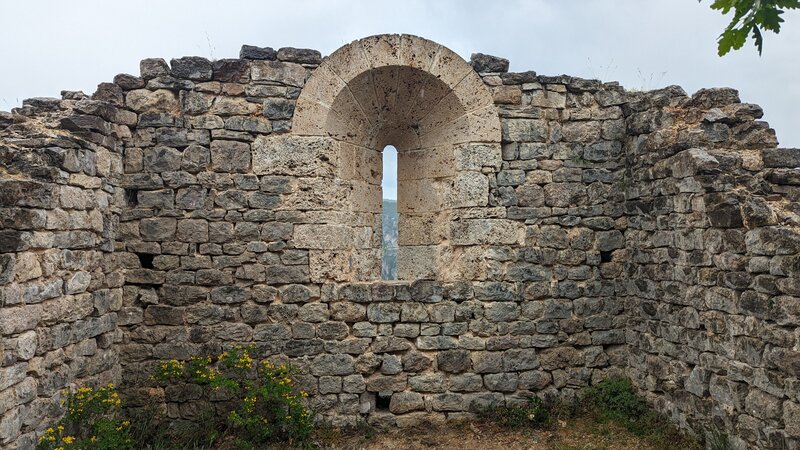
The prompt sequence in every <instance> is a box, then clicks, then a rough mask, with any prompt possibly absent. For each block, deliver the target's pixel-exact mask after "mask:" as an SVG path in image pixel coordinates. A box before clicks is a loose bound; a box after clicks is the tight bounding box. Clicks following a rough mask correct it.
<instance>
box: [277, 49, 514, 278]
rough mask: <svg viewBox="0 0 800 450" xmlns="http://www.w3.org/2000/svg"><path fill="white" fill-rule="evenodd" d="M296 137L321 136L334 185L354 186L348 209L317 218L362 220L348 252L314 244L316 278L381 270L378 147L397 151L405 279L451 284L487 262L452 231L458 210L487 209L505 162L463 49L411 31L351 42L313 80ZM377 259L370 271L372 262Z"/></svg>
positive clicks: (490, 111) (302, 100)
mask: <svg viewBox="0 0 800 450" xmlns="http://www.w3.org/2000/svg"><path fill="white" fill-rule="evenodd" d="M292 134H293V135H294V136H307V137H316V138H319V139H323V140H325V141H326V142H328V145H330V146H331V148H333V149H334V152H335V153H336V154H337V157H336V161H335V165H336V171H335V177H334V178H336V180H331V183H338V184H337V186H340V187H341V188H342V189H344V190H346V201H344V205H345V209H346V210H347V212H348V213H350V214H344V213H343V214H338V215H330V216H329V217H328V218H327V219H326V223H324V224H320V225H321V226H323V225H324V226H331V225H335V226H338V227H354V228H353V231H352V233H351V235H352V236H354V239H353V242H352V245H351V247H350V248H337V249H311V250H310V264H311V272H312V278H314V274H315V273H318V274H323V273H324V274H325V278H328V279H330V278H333V279H335V280H336V281H364V280H375V279H379V278H380V261H381V257H380V248H381V226H380V220H381V176H382V174H381V152H382V150H383V148H384V147H385V146H387V145H393V146H394V147H395V148H397V152H398V214H399V223H398V227H399V252H398V263H397V264H398V278H399V279H401V280H410V279H438V280H443V281H447V280H450V279H455V278H456V277H455V275H456V274H461V275H462V276H463V273H464V270H465V269H467V268H465V267H463V264H465V263H466V262H468V263H470V264H472V265H473V266H475V267H473V268H471V269H467V270H470V271H472V272H474V271H475V270H478V271H480V270H481V268H480V267H478V266H480V259H481V258H480V255H479V252H478V251H477V249H470V248H469V247H471V246H472V244H473V243H472V241H469V240H466V241H464V240H461V241H459V239H454V236H453V234H454V229H455V228H457V227H458V225H457V224H458V222H459V221H460V220H461V218H462V217H461V214H460V211H459V210H460V208H474V207H476V206H487V205H488V202H489V186H490V181H491V177H492V174H493V173H494V172H496V171H497V170H498V169H499V168H500V163H501V157H500V137H501V132H500V120H499V117H498V113H497V110H496V108H495V106H494V102H493V100H492V96H491V94H490V92H489V91H488V89H487V88H486V86H485V85H484V83H483V81H482V80H481V78H480V77H479V76H478V74H477V73H476V72H475V71H474V70H473V69H472V67H471V66H470V65H469V64H467V62H466V61H464V60H463V59H462V58H461V57H459V56H458V55H457V54H455V53H454V52H452V51H451V50H449V49H447V48H446V47H443V46H441V45H439V44H437V43H435V42H432V41H429V40H426V39H422V38H420V37H417V36H410V35H378V36H372V37H368V38H364V39H360V40H357V41H354V42H352V43H350V44H348V45H345V46H344V47H342V48H340V49H339V50H337V51H336V52H334V53H333V54H331V55H330V56H329V57H327V58H326V59H325V60H324V61H323V62H322V64H321V65H320V66H319V67H318V68H317V69H316V70H315V71H314V72H313V74H312V76H311V77H310V78H309V80H308V81H307V83H306V85H305V87H304V88H303V91H302V92H301V94H300V97H299V98H298V101H297V106H296V109H295V114H294V118H293V126H292ZM342 218H347V220H349V221H350V222H349V223H345V222H346V220H340V219H342ZM334 222H336V223H334ZM365 228H369V230H368V232H367V234H369V236H368V237H363V235H364V233H365V231H364V229H365ZM345 234H347V233H345ZM358 236H362V239H358V238H356V237H358ZM474 244H476V245H477V244H478V242H475V243H474ZM340 247H346V246H345V245H340ZM370 259H371V260H372V261H375V262H376V264H375V266H374V267H372V266H371V265H370V264H369V263H368V262H365V260H367V261H368V260H370ZM315 265H316V267H315ZM455 266H458V268H457V269H456V268H455ZM319 281H322V280H321V279H320V280H319Z"/></svg>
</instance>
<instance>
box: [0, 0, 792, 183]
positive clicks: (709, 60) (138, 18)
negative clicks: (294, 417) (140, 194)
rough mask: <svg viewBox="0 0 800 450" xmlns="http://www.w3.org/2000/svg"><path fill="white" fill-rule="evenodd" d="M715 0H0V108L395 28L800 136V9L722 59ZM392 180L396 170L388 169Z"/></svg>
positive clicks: (521, 67)
mask: <svg viewBox="0 0 800 450" xmlns="http://www.w3.org/2000/svg"><path fill="white" fill-rule="evenodd" d="M710 3H711V0H702V1H700V2H698V1H697V0H646V1H645V0H569V1H566V0H505V1H494V2H487V1H485V0H480V1H475V0H403V1H401V2H398V1H388V0H349V1H346V0H306V1H303V0H292V1H266V0H254V1H244V0H241V1H236V0H208V1H202V0H194V1H188V0H171V1H163V0H162V1H155V0H139V1H137V2H135V3H131V2H113V1H109V0H102V1H101V0H92V1H89V0H72V1H63V0H25V1H13V0H0V42H3V45H2V46H0V61H3V70H0V110H10V109H11V108H13V107H16V106H19V105H20V104H21V102H22V99H25V98H29V97H57V96H59V93H60V92H61V90H64V89H66V90H83V91H84V92H86V93H92V92H94V90H95V88H96V86H97V84H98V83H100V82H104V81H111V79H112V78H113V77H114V75H116V74H117V73H131V74H138V73H139V61H140V60H141V59H143V58H150V57H163V58H165V59H167V60H169V59H170V58H174V57H181V56H189V55H199V56H205V57H208V58H212V59H214V58H216V59H220V58H234V57H237V56H238V54H239V48H240V47H241V45H242V44H250V45H258V46H271V47H273V48H276V49H277V48H280V47H284V46H292V47H306V48H314V49H318V50H320V51H321V52H322V54H323V55H327V54H330V53H331V52H333V51H334V50H336V49H337V48H339V47H341V46H342V45H344V44H346V43H348V42H351V41H353V40H355V39H359V38H362V37H365V36H369V35H373V34H382V33H410V34H416V35H419V36H422V37H425V38H428V39H431V40H433V41H436V42H438V43H440V44H442V45H444V46H446V47H449V48H450V49H452V50H453V51H455V52H456V53H458V54H459V55H461V56H462V57H464V58H465V59H467V60H468V59H469V56H470V54H471V53H473V52H481V53H488V54H493V55H497V56H502V57H505V58H508V59H509V60H510V61H511V70H512V71H525V70H535V71H536V72H537V73H539V74H542V75H560V74H568V75H574V76H580V77H585V78H599V79H601V80H603V81H619V82H620V83H621V84H622V85H623V86H625V87H626V88H628V89H639V90H643V89H655V88H659V87H664V86H668V85H672V84H678V85H681V86H682V87H683V88H684V89H685V90H686V91H687V92H688V93H689V94H691V93H693V92H695V91H696V90H698V89H700V88H702V87H722V86H726V87H734V88H737V89H738V90H739V92H740V97H741V99H742V101H744V102H749V103H757V104H759V105H761V106H762V107H763V108H764V111H765V116H764V120H767V121H768V122H769V123H770V125H771V126H772V127H773V128H775V129H776V130H777V135H778V140H779V142H780V144H781V146H783V147H800V11H795V12H791V13H787V14H785V15H784V18H785V19H786V24H785V25H784V30H783V31H782V32H781V33H780V34H779V35H774V34H772V33H765V44H764V53H763V55H762V56H761V57H759V56H758V53H757V52H756V50H755V48H754V47H753V46H752V44H751V43H750V42H748V44H747V46H746V47H745V48H744V49H742V50H739V51H737V52H734V53H732V54H729V55H728V56H725V57H722V58H720V57H718V56H717V53H716V39H717V36H718V35H719V33H720V32H721V31H722V30H723V29H724V27H725V25H727V22H728V19H727V18H726V17H723V16H722V15H721V14H720V13H719V12H717V11H713V10H711V9H710V8H709V5H710ZM387 181H391V180H387Z"/></svg>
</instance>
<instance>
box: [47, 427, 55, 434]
mask: <svg viewBox="0 0 800 450" xmlns="http://www.w3.org/2000/svg"><path fill="white" fill-rule="evenodd" d="M54 432H55V430H53V429H52V428H48V429H47V430H46V433H54Z"/></svg>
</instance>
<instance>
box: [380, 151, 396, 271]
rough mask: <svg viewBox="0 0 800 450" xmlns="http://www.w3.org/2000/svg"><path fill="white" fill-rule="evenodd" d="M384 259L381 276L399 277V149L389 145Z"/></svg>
mask: <svg viewBox="0 0 800 450" xmlns="http://www.w3.org/2000/svg"><path fill="white" fill-rule="evenodd" d="M381 187H382V190H383V217H382V224H383V225H382V233H383V238H382V240H383V244H382V248H383V259H382V261H381V278H382V279H384V280H396V279H397V149H396V148H394V147H393V146H391V145H387V146H386V148H384V149H383V179H382V181H381Z"/></svg>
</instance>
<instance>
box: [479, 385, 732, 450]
mask: <svg viewBox="0 0 800 450" xmlns="http://www.w3.org/2000/svg"><path fill="white" fill-rule="evenodd" d="M528 413H530V414H532V416H531V417H534V416H535V417H537V418H538V420H537V421H533V420H526V418H527V414H528ZM481 417H482V418H484V419H487V420H492V421H494V422H495V423H497V424H498V425H500V426H503V427H505V428H508V429H519V428H524V427H528V426H532V427H534V428H538V429H551V430H552V429H554V428H555V427H557V426H558V424H560V423H561V424H563V423H566V420H568V419H570V420H571V419H576V418H583V419H588V423H589V424H590V430H589V431H590V433H591V434H593V435H595V436H596V437H599V438H603V437H612V436H614V434H615V433H618V429H619V428H621V429H623V430H625V431H627V432H630V433H632V434H633V435H634V436H637V437H639V438H641V439H642V440H643V441H644V442H646V443H647V444H648V445H650V446H651V447H653V448H656V449H674V448H682V449H701V448H703V447H702V445H701V442H700V441H699V440H697V439H695V438H694V437H692V436H689V435H687V434H686V433H684V432H683V431H681V430H679V429H678V428H677V427H676V426H675V425H673V424H672V423H671V422H670V421H669V420H668V419H667V418H666V417H664V416H663V415H662V414H659V413H658V412H656V411H654V410H653V409H651V408H650V406H649V405H648V404H647V402H645V400H644V399H643V398H642V397H640V396H639V395H638V394H636V392H635V391H634V389H633V386H632V385H631V383H630V381H629V380H626V379H624V378H609V379H607V380H604V381H602V382H600V383H597V384H596V385H594V386H591V387H588V388H585V389H583V390H582V391H581V392H580V393H579V394H578V396H577V397H576V399H575V400H574V401H571V402H559V401H557V400H555V399H553V398H545V399H544V400H539V399H536V400H530V401H529V403H528V405H526V406H503V407H498V408H492V409H491V410H487V411H484V412H483V413H482V414H481ZM716 436H718V437H716V438H714V440H713V442H710V443H711V444H712V448H715V449H716V448H719V449H724V448H726V447H727V439H725V437H724V436H723V435H716ZM563 445H566V444H563ZM557 448H569V447H568V446H567V447H558V446H557Z"/></svg>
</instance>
